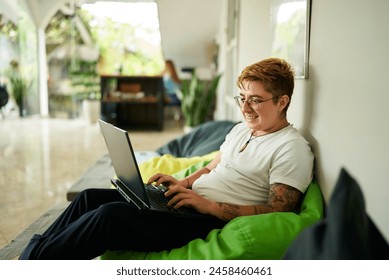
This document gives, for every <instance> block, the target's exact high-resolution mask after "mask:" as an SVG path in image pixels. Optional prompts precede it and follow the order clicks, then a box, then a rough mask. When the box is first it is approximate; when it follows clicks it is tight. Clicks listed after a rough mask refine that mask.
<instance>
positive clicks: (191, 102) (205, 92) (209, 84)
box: [181, 72, 221, 128]
mask: <svg viewBox="0 0 389 280" xmlns="http://www.w3.org/2000/svg"><path fill="white" fill-rule="evenodd" d="M220 77H221V74H219V75H216V76H215V77H214V78H213V79H212V80H210V81H207V80H201V79H199V78H198V76H197V75H196V73H195V72H194V73H193V75H192V78H191V79H190V80H187V81H183V82H182V85H181V94H182V96H181V108H182V113H183V115H184V122H185V126H186V127H189V128H193V127H196V126H198V125H200V124H202V123H204V122H205V121H206V119H207V116H208V115H209V113H210V109H211V107H212V106H213V104H214V100H215V96H216V90H217V86H218V84H219V80H220Z"/></svg>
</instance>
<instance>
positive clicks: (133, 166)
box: [99, 120, 148, 202]
mask: <svg viewBox="0 0 389 280" xmlns="http://www.w3.org/2000/svg"><path fill="white" fill-rule="evenodd" d="M99 124H100V127H101V130H102V133H103V136H104V139H105V143H106V145H107V149H108V152H109V155H110V157H111V160H112V165H113V168H114V170H115V173H116V176H117V177H118V178H119V179H120V180H121V181H122V182H123V183H124V184H125V185H126V186H128V187H130V188H131V190H132V191H133V192H134V193H135V194H136V195H137V196H138V197H139V198H140V199H141V200H143V201H145V202H148V200H147V197H146V194H145V191H144V183H143V181H142V177H141V175H140V172H139V169H138V165H137V162H136V159H135V154H134V151H133V148H132V146H131V142H130V138H129V137H128V133H127V131H125V130H123V129H120V128H118V127H115V126H113V125H112V124H109V123H107V122H104V121H102V120H99Z"/></svg>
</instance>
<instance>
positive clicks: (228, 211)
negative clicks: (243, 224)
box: [219, 202, 241, 221]
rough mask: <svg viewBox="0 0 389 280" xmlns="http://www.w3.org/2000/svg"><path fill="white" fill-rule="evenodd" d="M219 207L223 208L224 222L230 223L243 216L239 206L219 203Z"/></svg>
mask: <svg viewBox="0 0 389 280" xmlns="http://www.w3.org/2000/svg"><path fill="white" fill-rule="evenodd" d="M219 206H220V207H221V208H222V211H223V217H222V220H224V221H229V220H232V219H233V218H236V217H239V216H241V212H240V211H239V210H240V207H239V205H235V204H230V203H221V202H219Z"/></svg>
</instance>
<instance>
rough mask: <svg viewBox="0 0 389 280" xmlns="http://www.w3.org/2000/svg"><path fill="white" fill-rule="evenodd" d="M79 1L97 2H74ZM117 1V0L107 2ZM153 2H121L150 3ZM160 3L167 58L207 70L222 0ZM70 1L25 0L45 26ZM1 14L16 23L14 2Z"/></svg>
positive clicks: (5, 2) (0, 7) (4, 1)
mask: <svg viewBox="0 0 389 280" xmlns="http://www.w3.org/2000/svg"><path fill="white" fill-rule="evenodd" d="M75 1H76V2H97V1H95V0H75ZM104 1H117V0H104ZM150 1H153V0H143V1H142V0H121V2H150ZM155 1H156V2H157V4H158V13H159V21H160V31H161V40H162V50H163V54H164V57H165V58H166V59H172V60H174V61H175V63H176V65H177V66H178V67H207V66H209V65H210V63H211V59H212V55H213V52H214V50H215V43H214V39H215V35H216V34H217V32H218V27H219V25H220V22H221V18H220V17H221V14H222V12H221V9H222V1H223V0H212V1H209V0H155ZM68 3H73V1H69V0H25V4H26V7H27V9H28V10H29V12H30V14H31V16H32V17H33V19H34V22H35V23H36V25H37V26H40V27H42V26H43V27H45V26H46V25H47V23H48V22H49V20H50V18H51V17H52V16H53V15H54V14H55V13H56V12H57V11H58V10H59V9H61V8H63V7H64V5H65V4H68ZM0 12H1V13H2V14H3V15H6V16H7V18H9V19H10V20H13V21H15V22H16V21H17V18H18V5H17V1H14V0H1V1H0Z"/></svg>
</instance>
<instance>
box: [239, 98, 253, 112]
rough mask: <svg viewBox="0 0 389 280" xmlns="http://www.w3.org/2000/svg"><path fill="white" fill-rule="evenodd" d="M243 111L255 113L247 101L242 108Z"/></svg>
mask: <svg viewBox="0 0 389 280" xmlns="http://www.w3.org/2000/svg"><path fill="white" fill-rule="evenodd" d="M241 110H242V112H251V111H253V108H251V106H250V105H249V103H248V102H247V100H245V102H244V103H243V105H242V106H241Z"/></svg>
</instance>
